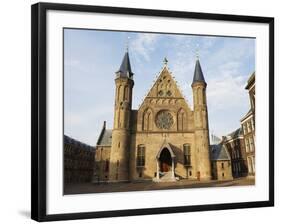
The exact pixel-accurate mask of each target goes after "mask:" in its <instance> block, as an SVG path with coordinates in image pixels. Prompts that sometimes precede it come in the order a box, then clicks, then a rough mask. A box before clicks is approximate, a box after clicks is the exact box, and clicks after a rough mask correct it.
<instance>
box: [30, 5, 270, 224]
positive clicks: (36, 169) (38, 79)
mask: <svg viewBox="0 0 281 224" xmlns="http://www.w3.org/2000/svg"><path fill="white" fill-rule="evenodd" d="M48 10H63V11H75V12H100V13H111V14H123V15H140V16H153V17H159V16H161V17H170V18H171V17H173V18H191V19H205V20H216V21H234V22H253V23H263V24H268V25H269V75H270V77H269V108H268V109H269V121H268V125H269V133H268V134H269V160H270V162H269V183H268V185H269V200H267V201H256V202H243V203H225V204H211V205H210V204H208V205H196V206H177V207H159V208H145V209H130V210H114V211H99V212H83V213H68V214H52V215H48V214H46V144H47V142H46V127H47V120H46V118H47V114H46V109H47V105H46V89H47V88H46V35H47V33H46V12H47V11H48ZM31 26H32V30H31V37H32V38H31V41H32V47H31V59H32V60H31V61H32V64H31V95H32V99H31V102H32V104H31V111H32V113H31V118H32V119H31V127H32V133H31V136H32V140H31V143H32V145H31V147H32V154H31V161H32V164H31V175H32V180H31V218H32V219H34V220H36V221H55V220H71V219H72V220H73V219H86V218H101V217H116V216H133V215H148V214H161V213H178V212H193V211H207V210H222V209H238V208H254V207H268V206H274V18H271V17H256V16H255V17H254V16H241V15H225V14H211V13H195V12H183V11H164V10H151V9H138V8H119V7H103V6H89V5H74V4H55V3H37V4H34V5H32V11H31Z"/></svg>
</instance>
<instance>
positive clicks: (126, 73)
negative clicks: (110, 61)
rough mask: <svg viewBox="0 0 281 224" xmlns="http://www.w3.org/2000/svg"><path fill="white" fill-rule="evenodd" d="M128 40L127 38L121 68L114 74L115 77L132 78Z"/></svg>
mask: <svg viewBox="0 0 281 224" xmlns="http://www.w3.org/2000/svg"><path fill="white" fill-rule="evenodd" d="M129 39H130V37H127V41H126V52H125V55H124V57H123V60H122V63H121V66H120V68H119V70H118V71H117V72H116V74H117V76H119V77H128V78H132V76H133V74H134V73H133V72H132V69H131V63H130V57H129Z"/></svg>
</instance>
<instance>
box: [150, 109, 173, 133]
mask: <svg viewBox="0 0 281 224" xmlns="http://www.w3.org/2000/svg"><path fill="white" fill-rule="evenodd" d="M155 123H156V126H157V127H158V128H160V129H170V128H171V127H172V125H173V124H174V119H173V115H172V114H171V113H170V112H169V111H168V110H161V111H160V112H158V114H157V116H156V120H155Z"/></svg>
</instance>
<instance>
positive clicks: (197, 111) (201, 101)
mask: <svg viewBox="0 0 281 224" xmlns="http://www.w3.org/2000/svg"><path fill="white" fill-rule="evenodd" d="M191 86H192V91H193V105H194V129H195V130H194V132H195V145H196V154H197V164H198V165H197V177H198V178H199V179H211V163H210V155H209V145H210V143H209V142H210V141H209V124H208V108H207V100H206V87H207V83H206V82H205V79H204V75H203V72H202V68H201V65H200V61H199V59H198V58H197V60H196V65H195V70H194V76H193V82H192V85H191Z"/></svg>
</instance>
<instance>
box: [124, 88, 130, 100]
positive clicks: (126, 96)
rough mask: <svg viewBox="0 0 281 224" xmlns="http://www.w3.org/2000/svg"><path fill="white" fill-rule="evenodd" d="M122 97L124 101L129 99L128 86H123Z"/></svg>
mask: <svg viewBox="0 0 281 224" xmlns="http://www.w3.org/2000/svg"><path fill="white" fill-rule="evenodd" d="M123 99H124V101H129V87H128V86H125V88H124V93H123Z"/></svg>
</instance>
